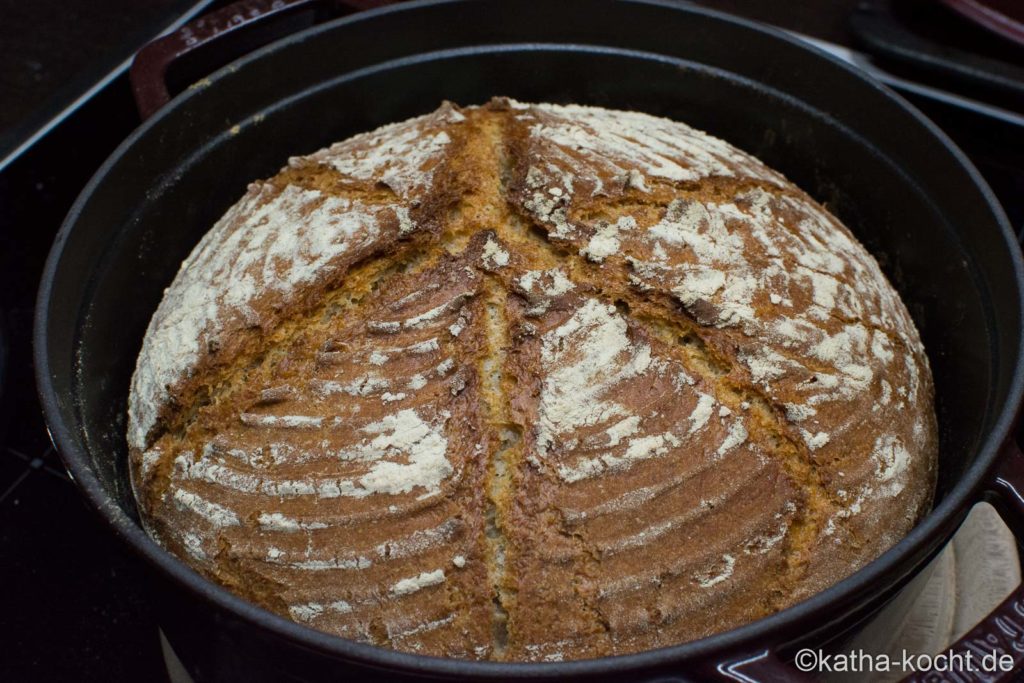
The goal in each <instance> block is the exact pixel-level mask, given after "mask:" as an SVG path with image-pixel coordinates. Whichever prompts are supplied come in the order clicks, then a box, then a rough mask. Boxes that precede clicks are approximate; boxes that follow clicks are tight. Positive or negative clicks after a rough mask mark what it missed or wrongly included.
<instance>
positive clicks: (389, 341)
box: [128, 100, 937, 661]
mask: <svg viewBox="0 0 1024 683" xmlns="http://www.w3.org/2000/svg"><path fill="white" fill-rule="evenodd" d="M128 440H129V445H130V448H131V456H132V481H133V486H134V489H135V492H136V497H137V499H138V501H139V507H140V510H141V513H142V518H143V521H144V523H145V525H146V528H147V529H148V531H149V532H150V533H151V534H152V535H153V537H154V538H156V539H157V540H158V541H159V542H160V543H162V544H163V545H165V546H166V547H167V548H169V549H170V550H172V551H173V552H175V553H177V554H178V555H179V556H181V557H182V558H183V559H185V560H186V561H188V562H189V563H190V564H191V565H192V566H194V567H195V568H196V569H197V570H199V571H200V572H202V573H204V574H205V575H207V576H208V577H210V578H211V579H213V580H215V581H219V582H221V583H223V584H224V585H226V586H228V587H229V588H231V589H232V590H235V591H236V592H238V593H240V594H242V595H243V596H245V597H247V598H249V599H251V600H254V601H256V602H258V603H260V604H262V605H264V606H266V607H267V608H269V609H272V610H274V611H277V612H278V613H280V614H282V615H285V616H288V617H290V618H292V619H294V620H296V621H299V622H302V623H305V624H308V625H310V626H312V627H315V628H319V629H322V630H325V631H329V632H332V633H336V634H338V635H341V636H344V637H347V638H353V639H356V640H361V641H365V642H371V643H376V644H379V645H384V646H388V647H394V648H398V649H403V650H408V651H413V652H420V653H424V654H434V655H443V656H452V657H467V658H479V659H487V658H490V659H507V660H533V661H554V660H560V659H571V658H582V657H594V656H602V655H608V654H621V653H627V652H634V651H638V650H642V649H648V648H653V647H659V646H664V645H668V644H672V643H677V642H682V641H685V640H689V639H693V638H697V637H701V636H703V635H707V634H710V633H713V632H715V631H719V630H723V629H727V628H731V627H734V626H737V625H740V624H743V623H746V622H748V621H751V620H753V619H756V618H758V617H760V616H763V615H765V614H768V613H771V612H774V611H777V610H779V609H781V608H784V607H786V606H788V605H791V604H793V603H795V602H797V601H798V600H800V599H802V598H804V597H807V596H808V595H810V594H812V593H814V592H816V591H818V590H821V589H822V588H824V587H827V586H828V585H831V584H832V583H834V582H836V581H838V580H839V579H841V578H843V577H845V576H846V575H848V574H849V573H850V572H852V571H854V570H855V569H857V568H858V567H860V566H862V565H863V564H864V563H866V562H868V561H870V560H871V559H873V558H874V557H876V556H877V555H878V554H879V553H881V552H882V551H884V550H885V549H886V548H888V547H889V546H890V545H892V544H893V543H894V542H895V541H896V540H898V539H899V538H901V537H902V536H903V535H904V534H906V533H907V531H909V529H910V528H911V527H912V526H913V524H914V523H915V521H916V520H917V519H918V518H919V517H920V516H921V515H922V514H923V513H924V512H925V511H926V510H927V507H928V505H929V504H930V501H931V496H932V491H933V488H934V478H935V461H936V453H937V438H936V425H935V416H934V410H933V388H932V381H931V376H930V372H929V369H928V362H927V358H926V356H925V354H924V350H923V348H922V345H921V342H920V339H919V337H918V334H917V331H916V330H915V328H914V325H913V323H912V321H911V319H910V317H909V315H908V313H907V310H906V308H905V306H904V305H903V304H902V302H901V301H900V299H899V297H898V296H897V294H896V292H895V291H894V290H893V288H892V286H891V285H890V284H889V283H888V281H887V280H886V279H885V277H884V275H883V274H882V273H881V271H880V269H879V267H878V264H877V263H876V262H875V260H874V259H873V258H872V257H871V256H870V254H868V252H867V251H866V250H865V249H864V248H863V247H862V246H861V245H860V244H859V243H858V242H857V241H856V240H855V239H854V237H853V236H852V235H851V234H850V232H849V231H848V230H847V229H846V228H845V227H844V226H843V225H841V224H840V223H839V222H838V221H837V220H836V219H835V218H834V217H833V216H831V215H830V214H829V213H828V212H827V211H826V210H825V209H823V208H822V207H821V206H819V205H818V204H817V203H815V202H814V201H813V200H812V199H810V198H809V197H808V196H807V195H806V194H804V193H803V192H801V191H800V190H799V189H797V188H796V187H794V186H793V185H792V184H790V183H789V182H788V181H786V180H785V179H784V178H783V177H782V176H781V175H779V174H778V173H776V172H775V171H772V170H771V169H769V168H767V167H765V166H764V165H763V164H761V163H760V162H759V161H757V160H756V159H754V158H753V157H751V156H750V155H747V154H745V153H743V152H740V151H739V150H736V149H735V148H733V147H731V146H730V145H728V144H727V143H725V142H723V141H721V140H717V139H715V138H713V137H711V136H708V135H706V134H704V133H701V132H699V131H696V130H694V129H692V128H689V127H687V126H686V125H684V124H682V123H678V122H674V121H669V120H666V119H658V118H655V117H651V116H647V115H644V114H638V113H633V112H621V111H611V110H604V109H596V108H587V107H577V106H556V105H524V104H520V103H516V102H513V101H509V100H495V101H493V102H491V103H490V104H489V105H487V106H484V107H471V108H465V109H459V108H457V107H454V106H452V105H447V104H446V105H445V106H443V107H442V108H441V109H440V110H438V111H437V112H435V113H433V114H430V115H428V116H424V117H420V118H418V119H412V120H410V121H407V122H403V123H399V124H394V125H392V126H387V127H385V128H382V129H379V130H377V131H373V132H371V133H367V134H364V135H360V136H356V137H354V138H351V139H349V140H347V141H344V142H341V143H338V144H335V145H333V146H332V147H330V148H327V149H324V150H321V151H319V152H317V153H315V154H312V155H310V156H307V157H299V158H295V159H292V160H291V161H290V162H289V165H288V166H287V167H286V168H285V169H283V170H282V171H281V173H279V174H278V175H277V176H275V177H273V178H271V179H269V180H266V181H261V182H257V183H255V184H253V185H252V186H251V187H250V189H249V192H248V193H247V194H246V196H245V197H243V198H242V200H240V201H239V202H238V203H237V204H236V205H235V206H233V207H232V208H231V209H230V210H229V211H228V213H227V214H226V215H225V216H224V218H223V219H221V220H220V221H219V222H218V223H217V224H216V225H215V226H214V227H213V229H212V230H211V231H210V232H209V233H208V234H207V236H206V237H205V238H204V239H203V241H202V242H201V243H200V245H199V246H198V247H197V248H196V250H195V251H194V252H193V254H192V255H191V256H190V257H189V259H188V260H187V261H186V262H185V263H184V264H183V266H182V269H181V271H180V272H179V273H178V276H177V277H176V278H175V281H174V283H173V284H172V285H171V286H170V288H169V289H168V290H167V293H166V295H165V298H164V300H163V302H162V303H161V305H160V308H159V309H158V310H157V312H156V314H155V316H154V318H153V320H152V323H151V324H150V328H149V330H148V332H147V335H146V339H145V341H144V344H143V349H142V352H141V354H140V357H139V363H138V367H137V369H136V373H135V376H134V378H133V383H132V392H131V397H130V406H129V429H128Z"/></svg>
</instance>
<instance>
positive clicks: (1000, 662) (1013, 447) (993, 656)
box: [655, 439, 1024, 683]
mask: <svg viewBox="0 0 1024 683" xmlns="http://www.w3.org/2000/svg"><path fill="white" fill-rule="evenodd" d="M981 497H982V498H984V499H985V500H987V501H988V502H990V503H992V505H993V506H995V508H996V509H997V510H998V511H999V514H1000V516H1001V517H1002V518H1003V521H1004V522H1005V523H1006V525H1007V526H1008V527H1009V528H1010V529H1011V530H1012V531H1013V533H1014V536H1016V538H1017V539H1018V540H1019V541H1024V452H1022V451H1021V448H1020V446H1018V445H1017V443H1016V441H1014V440H1013V439H1010V440H1009V441H1008V442H1007V443H1006V445H1004V446H1003V452H1002V453H1001V455H1000V457H999V458H998V464H997V466H996V468H995V469H994V471H993V473H992V474H990V475H989V477H988V480H987V481H986V483H985V486H984V488H983V490H982V493H981ZM910 654H915V653H910ZM922 654H927V653H922ZM941 654H943V655H944V658H943V659H942V660H940V661H939V663H938V664H937V665H935V666H933V668H932V669H930V670H921V671H916V672H913V673H911V674H910V675H908V676H907V677H906V678H904V679H903V683H974V682H978V683H982V682H983V683H1010V682H1011V681H1015V680H1018V679H1019V677H1020V674H1021V671H1024V583H1022V584H1021V585H1020V586H1018V587H1017V588H1015V589H1014V590H1013V592H1012V593H1010V595H1009V596H1008V597H1007V598H1006V599H1005V600H1003V602H1002V603H1000V604H999V605H998V606H997V607H996V608H995V609H993V610H992V612H991V613H990V614H989V615H988V616H987V617H985V618H984V619H983V620H982V621H981V622H980V623H978V625H977V626H975V627H974V628H973V629H971V630H970V631H968V632H967V633H966V634H964V636H963V637H962V638H960V640H958V641H957V642H955V643H953V644H952V645H950V646H949V647H948V648H946V650H944V651H943V653H941ZM933 661H934V660H933ZM962 664H967V665H969V666H971V667H972V670H964V669H963V668H962ZM951 667H952V670H951ZM703 673H704V676H703V678H705V679H707V680H716V681H735V682H741V681H742V682H744V683H794V682H802V681H811V680H814V679H813V678H812V677H810V676H809V675H808V674H806V673H802V672H800V671H798V669H797V668H796V667H795V666H794V665H793V664H791V663H789V662H787V661H786V660H784V659H782V658H781V657H780V656H779V655H778V653H776V652H774V651H773V650H764V651H763V652H761V653H759V654H757V655H755V656H752V657H747V658H744V659H736V660H730V661H725V662H721V663H719V664H717V665H716V666H714V667H713V669H711V670H706V671H704V672H703ZM655 680H657V681H659V683H660V681H662V680H665V681H672V680H674V679H672V678H671V677H668V678H666V679H655Z"/></svg>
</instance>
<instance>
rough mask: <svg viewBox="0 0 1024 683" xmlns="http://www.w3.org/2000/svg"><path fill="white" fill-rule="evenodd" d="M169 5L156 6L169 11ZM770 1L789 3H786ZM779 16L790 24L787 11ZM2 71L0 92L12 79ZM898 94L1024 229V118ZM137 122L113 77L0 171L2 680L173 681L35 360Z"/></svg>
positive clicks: (801, 16) (735, 0)
mask: <svg viewBox="0 0 1024 683" xmlns="http://www.w3.org/2000/svg"><path fill="white" fill-rule="evenodd" d="M0 1H2V0H0ZM102 4H103V3H96V5H97V6H96V9H95V12H97V13H98V15H97V17H92V18H90V17H85V16H83V17H81V20H82V21H89V20H90V19H93V20H97V21H102V14H101V13H100V8H99V7H98V6H99V5H102ZM115 4H116V3H115ZM122 4H123V3H122ZM174 4H175V3H171V2H165V3H163V5H164V6H165V7H166V8H173V6H174ZM177 4H178V5H180V4H181V3H177ZM706 4H710V5H714V6H720V7H724V8H726V9H729V10H732V11H736V12H739V13H742V12H743V10H744V7H745V6H749V8H751V9H752V13H753V14H755V15H756V13H757V12H758V11H761V12H762V13H763V5H762V4H761V3H759V2H741V1H740V0H730V1H723V2H708V3H706ZM786 5H787V6H789V5H790V3H786ZM804 5H805V3H799V2H797V3H792V7H791V8H788V9H789V13H790V14H791V15H792V17H791V21H789V22H788V24H789V27H790V28H794V29H797V30H802V31H805V32H815V29H816V28H822V27H824V30H821V31H818V35H822V36H824V37H827V38H829V39H832V40H842V36H841V35H838V33H841V32H840V31H837V29H836V28H835V27H836V26H838V25H840V24H841V21H840V19H838V18H837V17H835V16H832V17H820V18H819V20H818V21H817V23H815V22H810V23H808V20H807V16H808V15H807V12H808V11H809V10H808V8H807V7H805V6H804ZM851 6H852V3H850V2H845V3H836V4H835V6H834V7H832V8H831V12H833V13H836V12H839V13H842V12H848V11H849V9H850V7H851ZM775 7H778V6H777V5H776V6H775ZM754 8H762V9H754ZM178 11H179V12H180V11H181V10H180V8H179V9H178ZM778 11H779V12H780V13H782V14H783V15H784V14H785V13H786V11H785V10H783V9H782V8H781V7H778ZM758 18H763V17H758ZM164 19H165V20H166V19H168V16H167V15H166V13H165V16H164ZM775 19H777V20H779V23H783V24H786V23H787V21H786V19H787V17H786V16H781V17H775ZM0 23H2V22H0ZM8 30H11V29H8ZM3 31H4V29H3V28H0V43H3V41H4V37H5V36H4V35H3ZM79 33H81V34H82V35H87V34H88V31H80V32H79ZM122 47H123V46H122ZM0 62H2V60H0ZM8 63H9V62H8ZM2 69H3V66H0V101H3V100H4V97H3V94H4V93H3V92H2V88H3V86H4V84H5V76H9V75H6V74H4V73H3V72H2ZM9 80H10V79H9V78H7V82H9ZM897 85H898V84H897ZM903 92H904V94H906V95H907V96H908V97H909V98H910V99H911V100H912V101H913V102H914V103H915V104H917V105H918V106H919V107H921V108H922V109H923V110H924V111H925V113H927V114H928V115H929V116H930V117H932V118H933V120H935V121H936V122H937V123H938V124H939V125H940V126H941V127H943V129H944V130H946V132H947V133H948V134H949V135H950V136H951V137H952V138H953V139H954V140H955V141H956V142H957V143H958V144H959V145H960V146H961V147H962V148H963V149H964V150H965V151H966V152H967V153H968V154H969V155H970V156H971V158H972V160H973V161H974V163H975V164H976V165H977V166H978V168H979V169H980V170H981V171H982V173H983V174H984V175H985V176H986V178H987V179H988V180H989V182H990V183H991V185H992V187H993V189H994V190H995V191H996V193H997V195H998V196H999V197H1000V199H1001V201H1003V203H1004V205H1005V206H1006V208H1007V212H1008V213H1009V215H1010V216H1011V220H1013V222H1014V225H1015V226H1017V227H1024V118H1021V117H1019V116H1016V115H1006V116H1003V115H1000V114H999V112H993V111H981V110H978V109H974V108H971V107H970V106H964V105H963V103H958V102H957V101H956V100H955V98H954V99H952V100H949V99H944V98H942V97H939V98H936V97H935V96H934V94H932V95H929V94H927V93H924V94H922V92H920V91H914V88H910V89H904V91H903ZM137 125H138V117H137V115H136V113H135V107H134V103H133V101H132V99H131V95H130V91H129V88H128V83H127V79H126V77H125V76H124V75H123V74H121V75H119V76H117V77H116V78H113V79H112V80H111V81H110V83H109V84H108V85H107V86H106V87H104V88H102V89H100V90H99V91H98V92H97V93H96V94H95V95H94V96H92V97H91V98H89V99H88V100H87V101H86V102H85V103H84V104H83V105H82V106H80V107H79V108H77V110H75V111H74V112H73V113H71V114H69V115H68V116H66V117H65V118H64V119H63V120H62V121H61V122H60V123H59V125H56V126H55V127H53V129H52V130H50V131H49V132H48V134H47V135H45V136H43V137H42V138H41V139H40V140H39V141H38V142H37V143H36V144H34V145H33V146H32V147H31V148H30V149H29V150H28V151H26V152H25V153H23V154H21V155H20V156H19V157H17V158H16V159H15V160H14V161H13V162H11V163H10V164H9V165H8V166H7V167H6V168H2V169H0V579H2V583H0V585H2V592H3V595H4V603H3V607H4V609H3V611H2V616H0V626H2V632H3V633H4V635H5V638H4V642H3V649H4V653H3V655H0V680H2V681H51V680H57V681H63V680H74V681H137V680H144V681H160V680H167V674H166V669H165V666H164V662H163V658H162V655H161V650H160V643H159V637H158V630H157V624H156V621H155V619H154V617H153V615H152V613H151V612H150V611H149V608H148V607H147V598H146V585H145V583H144V582H143V581H144V580H143V579H140V576H141V575H144V572H141V571H139V569H140V568H139V567H138V566H137V564H138V562H139V561H138V560H136V559H135V558H134V557H133V556H132V555H131V553H130V552H129V551H128V550H127V549H126V548H125V547H124V546H123V545H122V544H121V543H120V541H118V540H116V539H115V538H114V537H113V536H112V534H110V533H109V532H108V531H107V530H106V528H104V527H103V525H102V523H101V522H100V521H99V519H98V517H97V516H96V515H95V514H94V513H93V512H92V511H91V510H89V509H88V508H87V507H86V505H85V504H84V502H83V501H82V500H81V498H80V496H79V495H78V493H77V491H76V490H75V487H74V484H73V483H72V482H71V481H70V480H69V479H68V477H67V475H66V474H65V472H64V468H63V466H62V464H61V462H60V458H59V456H58V455H57V454H56V453H55V452H54V449H53V447H52V445H51V444H50V441H49V437H48V435H47V432H46V427H45V425H44V423H43V420H42V415H41V413H40V409H39V404H38V401H37V398H36V391H35V383H34V379H33V375H32V373H33V370H32V362H31V333H32V329H31V328H32V313H33V303H34V297H35V294H36V289H37V286H38V280H39V276H40V273H41V270H42V265H43V262H44V260H45V257H46V254H47V251H48V250H49V247H50V244H51V242H52V240H53V237H54V234H55V233H56V231H57V229H58V227H59V226H60V224H61V221H62V220H63V218H64V215H65V213H66V212H67V210H68V208H69V207H70V205H71V203H72V202H73V201H74V199H75V197H76V196H77V194H78V192H79V191H80V190H81V188H82V187H83V186H84V185H85V183H86V182H87V181H88V179H89V177H90V176H91V175H92V173H93V172H94V171H95V170H96V168H97V167H98V166H99V165H100V164H101V163H102V161H103V160H104V159H105V158H106V157H107V155H109V154H110V152H111V151H113V149H114V147H116V145H117V144H118V143H119V142H120V141H121V140H123V139H124V138H125V137H126V136H127V135H128V133H129V132H130V131H131V130H132V129H133V128H134V127H135V126H137ZM0 133H3V131H0ZM5 357H6V368H5V363H4V358H5Z"/></svg>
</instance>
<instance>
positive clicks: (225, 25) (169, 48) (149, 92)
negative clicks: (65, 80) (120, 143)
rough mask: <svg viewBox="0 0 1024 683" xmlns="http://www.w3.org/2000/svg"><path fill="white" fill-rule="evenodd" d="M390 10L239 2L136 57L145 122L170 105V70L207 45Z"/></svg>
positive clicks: (379, 0) (307, 0) (322, 0)
mask: <svg viewBox="0 0 1024 683" xmlns="http://www.w3.org/2000/svg"><path fill="white" fill-rule="evenodd" d="M387 4H392V0H239V2H235V3H233V4H231V5H228V6H227V7H224V8H222V9H219V10H216V11H214V12H211V13H209V14H205V15H203V16H201V17H199V18H198V19H196V20H194V21H191V22H189V23H187V24H185V25H184V26H182V27H181V28H179V29H178V30H176V31H173V32H171V33H168V34H167V35H165V36H161V37H160V38H157V39H156V40H154V41H152V42H150V43H149V44H148V45H146V46H145V47H143V48H142V49H141V50H139V52H138V54H136V55H135V60H134V61H133V62H132V67H131V71H130V74H129V75H130V78H131V83H132V92H133V93H134V94H135V104H136V106H137V107H138V110H139V115H140V116H141V117H142V119H143V120H145V119H148V118H149V117H150V116H152V115H153V114H155V113H156V112H157V110H159V109H160V108H161V107H163V106H164V105H165V104H167V103H168V102H170V100H171V93H170V91H169V89H168V87H167V70H168V68H169V67H170V66H171V64H173V63H174V62H176V61H178V60H180V59H181V58H182V57H184V56H185V55H187V54H189V53H190V52H193V51H194V50H197V49H199V48H201V47H203V46H205V45H209V44H211V43H214V42H216V43H222V42H228V41H229V40H230V39H231V38H232V37H237V36H240V35H242V34H246V33H249V32H250V29H252V28H253V27H255V26H260V27H265V26H271V27H272V25H273V24H274V23H276V22H279V21H280V20H282V19H283V18H285V17H291V16H294V15H296V14H298V13H300V12H313V13H314V16H313V22H314V23H321V22H323V21H327V20H328V19H333V18H335V17H338V16H342V15H344V14H351V13H353V12H358V11H360V10H365V9H372V8H374V7H380V6H382V5H387ZM281 23H283V22H281ZM292 30H293V29H292ZM288 32H289V30H285V31H284V33H282V34H281V35H274V36H270V37H265V38H264V39H262V42H263V43H268V42H270V41H271V40H274V39H277V38H280V37H282V36H283V35H284V34H286V33H288ZM250 49H251V48H250ZM220 66H223V64H211V65H210V67H209V69H208V70H207V73H210V72H212V71H214V70H215V69H216V68H218V67H220Z"/></svg>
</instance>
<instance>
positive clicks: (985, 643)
mask: <svg viewBox="0 0 1024 683" xmlns="http://www.w3.org/2000/svg"><path fill="white" fill-rule="evenodd" d="M982 495H983V497H984V498H985V499H987V500H988V501H989V502H991V503H992V505H993V506H995V508H996V509H997V510H998V511H999V515H1000V516H1001V517H1002V518H1003V521H1004V522H1005V523H1006V526H1008V527H1009V528H1010V530H1011V531H1013V535H1014V536H1015V537H1016V538H1017V540H1018V541H1024V453H1022V452H1021V448H1020V446H1018V445H1017V442H1016V441H1015V440H1014V439H1012V438H1011V439H1010V440H1008V441H1007V443H1006V444H1005V445H1004V446H1003V453H1002V455H1001V457H1000V458H999V461H998V465H997V466H996V468H995V471H994V472H993V473H992V474H991V475H990V476H989V478H988V482H987V483H986V486H985V489H984V491H983V494H982ZM945 652H947V653H951V654H953V655H959V658H958V659H953V658H952V657H950V658H948V659H947V660H946V661H947V662H967V663H969V664H970V665H971V666H972V668H973V671H958V670H953V671H948V670H946V671H943V670H940V669H939V668H934V669H932V670H931V671H921V672H917V673H914V674H912V675H910V676H908V677H907V678H906V679H904V681H905V683H943V682H946V681H948V682H949V683H970V682H972V681H984V682H985V683H996V682H1002V681H1005V682H1007V683H1008V682H1009V681H1014V680H1018V677H1019V676H1020V673H1021V671H1022V669H1024V584H1021V585H1020V586H1017V588H1015V589H1014V590H1013V592H1012V593H1010V595H1009V596H1008V597H1007V598H1006V599H1005V600H1003V602H1002V603H1000V604H999V605H998V606H997V607H996V608H995V609H994V610H992V612H991V613H990V614H989V615H988V616H987V617H985V618H984V619H982V620H981V622H980V623H978V625H977V626H975V627H974V628H973V629H971V630H970V631H968V632H967V633H966V634H965V635H964V636H963V637H962V638H961V639H960V640H958V641H957V642H955V643H953V644H952V645H951V646H950V647H949V648H947V649H946V650H945ZM983 658H987V659H983ZM1000 665H1005V666H1000ZM941 668H943V669H948V668H949V667H948V666H947V665H946V662H943V663H942V665H941Z"/></svg>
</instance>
